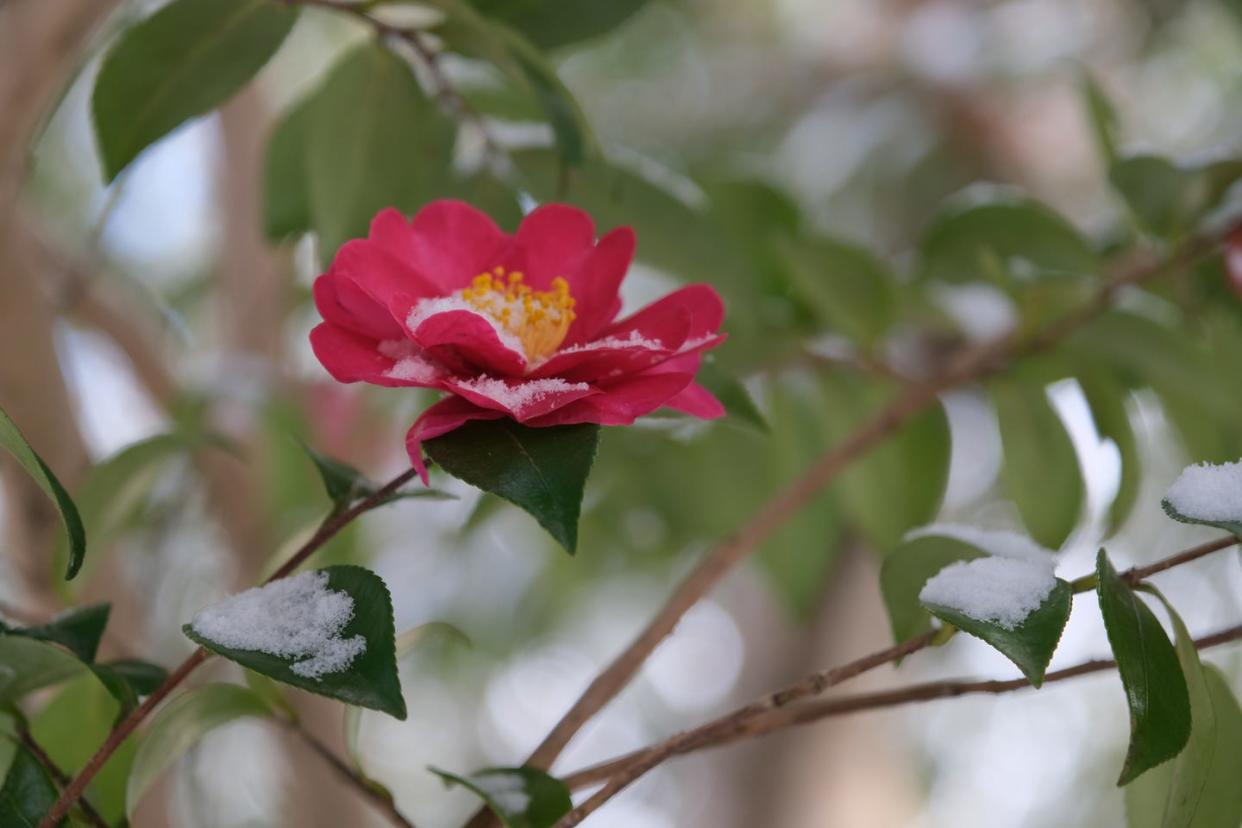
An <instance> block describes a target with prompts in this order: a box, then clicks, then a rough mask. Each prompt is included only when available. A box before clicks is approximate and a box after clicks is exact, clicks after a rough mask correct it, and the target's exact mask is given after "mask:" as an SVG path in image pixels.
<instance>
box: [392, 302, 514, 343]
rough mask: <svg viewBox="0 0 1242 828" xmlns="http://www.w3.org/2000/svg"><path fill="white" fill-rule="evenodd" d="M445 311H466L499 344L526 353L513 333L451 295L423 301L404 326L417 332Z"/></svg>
mask: <svg viewBox="0 0 1242 828" xmlns="http://www.w3.org/2000/svg"><path fill="white" fill-rule="evenodd" d="M446 311H468V312H470V313H471V314H473V315H474V316H477V317H478V318H479V319H482V320H483V321H484V322H486V323H487V324H488V325H490V326H491V328H492V330H494V331H495V332H496V338H497V339H499V340H500V342H501V344H502V345H504V346H505V347H506V348H508V349H509V350H510V351H513V352H514V353H517V354H522V355H525V353H526V351H525V350H523V348H522V340H521V339H519V338H518V337H516V336H515V335H514V334H513V333H511V332H510V331H508V330H506V329H505V328H504V327H503V326H502V325H501V324H500V323H499V322H497V321H496V320H495V319H493V318H492V317H491V316H489V315H488V314H486V313H481V312H480V311H479V309H478V308H477V307H476V306H474V305H472V304H470V303H469V302H467V301H466V300H465V299H463V298H462V297H461V296H458V295H457V294H453V295H451V296H439V297H436V298H435V299H423V300H422V301H420V302H419V303H418V304H417V305H415V306H414V309H413V310H411V311H410V315H409V316H407V317H406V319H405V324H406V327H408V328H409V329H410V330H411V331H416V330H418V326H419V325H421V324H423V323H424V322H426V321H427V320H428V319H430V318H431V317H433V316H435V315H436V314H438V313H444V312H446Z"/></svg>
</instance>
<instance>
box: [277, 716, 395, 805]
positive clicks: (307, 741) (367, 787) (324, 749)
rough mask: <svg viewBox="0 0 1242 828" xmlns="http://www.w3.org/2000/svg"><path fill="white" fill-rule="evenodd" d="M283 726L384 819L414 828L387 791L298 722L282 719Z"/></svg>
mask: <svg viewBox="0 0 1242 828" xmlns="http://www.w3.org/2000/svg"><path fill="white" fill-rule="evenodd" d="M280 722H281V724H283V725H285V726H286V727H287V728H288V729H289V732H290V733H292V734H294V735H295V736H297V738H298V739H300V740H301V741H302V743H303V744H304V745H306V746H307V747H308V748H310V749H311V751H312V752H313V753H314V754H315V755H317V756H318V757H319V758H320V759H322V760H323V761H324V763H325V764H326V765H327V766H328V767H329V768H331V769H332V771H333V772H334V773H336V775H337V776H339V777H340V778H341V780H342V781H344V782H345V783H346V784H347V785H349V786H350V787H352V788H354V789H355V790H357V791H358V793H360V794H362V796H363V797H364V798H365V799H366V800H367V801H368V802H370V803H371V805H372V806H374V807H375V809H376V810H377V811H379V812H380V813H381V814H383V815H384V818H385V819H387V820H388V821H389V822H391V823H392V824H393V825H396V826H398V828H414V824H413V823H412V822H410V821H409V820H408V819H406V818H405V817H404V816H402V815H401V812H400V811H398V810H397V806H396V805H395V804H394V803H393V801H392V797H391V796H389V795H388V794H387V793H386V792H385V791H381V790H379V789H377V788H376V787H374V786H373V785H371V784H370V783H369V782H368V781H367V780H366V779H364V778H363V777H362V776H361V775H359V774H358V773H357V772H356V771H355V770H354V769H353V768H351V767H350V766H349V765H348V764H346V763H345V762H344V761H342V760H341V758H340V757H339V756H337V755H336V754H335V753H333V752H332V750H331V749H330V748H329V747H328V746H327V745H325V744H324V743H323V742H321V741H319V740H318V739H316V738H315V737H314V736H313V735H311V733H310V732H308V731H307V730H305V729H304V728H302V727H300V726H299V725H298V723H297V722H294V721H292V720H290V719H281V720H280Z"/></svg>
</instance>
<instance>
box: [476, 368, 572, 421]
mask: <svg viewBox="0 0 1242 828" xmlns="http://www.w3.org/2000/svg"><path fill="white" fill-rule="evenodd" d="M458 385H459V386H460V387H461V388H464V389H466V390H467V391H473V392H474V393H476V394H481V395H483V396H484V397H487V398H488V399H489V400H493V401H495V402H497V403H499V404H500V405H502V406H504V407H505V408H507V409H508V410H509V411H512V412H513V413H515V414H518V413H521V411H522V410H523V409H525V408H526V407H527V406H529V405H531V404H533V403H537V402H539V401H540V400H542V399H544V398H545V397H547V396H548V395H549V394H555V393H558V392H563V391H589V390H590V388H591V386H590V385H587V384H586V383H585V382H566V381H565V380H563V379H560V378H558V377H551V378H548V379H537V380H519V381H518V382H517V384H516V385H509V384H508V383H506V382H505V381H504V380H499V379H496V378H494V377H489V376H486V375H483V374H481V375H479V376H477V377H475V378H474V379H470V380H461V381H459V382H458Z"/></svg>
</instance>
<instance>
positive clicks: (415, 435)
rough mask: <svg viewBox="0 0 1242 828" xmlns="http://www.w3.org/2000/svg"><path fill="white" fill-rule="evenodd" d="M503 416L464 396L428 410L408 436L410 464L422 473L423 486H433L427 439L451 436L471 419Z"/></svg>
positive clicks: (497, 418)
mask: <svg viewBox="0 0 1242 828" xmlns="http://www.w3.org/2000/svg"><path fill="white" fill-rule="evenodd" d="M503 416H505V415H504V413H502V412H500V411H491V410H489V409H486V408H479V407H478V406H477V405H472V404H471V403H470V402H469V401H467V400H464V399H462V398H461V397H448V398H446V399H443V400H441V401H440V402H438V403H436V404H435V405H433V406H431V407H430V408H428V409H427V410H426V411H424V412H423V413H422V416H420V417H419V418H418V419H417V420H415V421H414V425H412V426H410V430H409V432H407V433H406V435H405V450H406V452H407V453H408V454H409V455H410V462H411V463H412V464H413V465H414V468H415V469H417V470H418V476H419V477H421V478H422V480H423V484H424V485H427V484H428V483H430V481H429V480H428V478H427V466H426V465H425V464H424V463H423V441H424V440H430V439H432V438H434V437H439V436H440V435H441V434H448V433H449V432H450V431H452V430H453V429H455V428H458V427H460V426H462V425H465V424H466V423H468V422H470V421H471V420H499V419H500V418H501V417H503Z"/></svg>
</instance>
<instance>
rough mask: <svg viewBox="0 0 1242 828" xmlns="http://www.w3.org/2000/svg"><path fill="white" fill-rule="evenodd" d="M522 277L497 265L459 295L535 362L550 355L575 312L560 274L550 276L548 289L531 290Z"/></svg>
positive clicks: (567, 331)
mask: <svg viewBox="0 0 1242 828" xmlns="http://www.w3.org/2000/svg"><path fill="white" fill-rule="evenodd" d="M523 278H524V276H523V275H522V273H520V272H518V271H514V272H512V273H509V274H506V273H505V269H504V268H503V267H499V266H497V267H495V268H493V269H492V271H491V272H490V273H480V274H479V275H478V276H475V277H474V281H473V282H472V283H471V286H470V287H468V288H466V289H464V290H463V291H462V292H461V298H462V299H463V300H465V301H466V302H468V303H469V304H471V305H473V306H474V307H475V308H477V309H478V310H479V311H480V312H482V313H485V314H487V315H488V316H490V317H491V318H492V319H493V320H495V321H496V323H497V324H498V325H500V327H501V328H503V329H504V330H506V331H508V332H509V333H511V334H513V335H514V336H515V337H517V338H518V340H519V341H521V343H522V350H523V351H525V352H526V361H527V362H530V363H535V362H540V361H541V360H543V359H545V358H547V357H549V356H551V355H552V354H553V353H555V352H556V349H557V348H559V347H560V346H561V343H562V342H564V341H565V335H566V334H567V333H569V326H570V325H571V324H573V321H574V318H575V316H576V315H575V314H574V298H573V297H572V296H570V295H569V282H566V281H565V280H564V279H562V278H561V277H560V276H557V277H556V278H555V279H553V280H552V285H551V287H550V289H549V290H532V289H531V288H530V286H529V285H526V284H523V282H522V280H523Z"/></svg>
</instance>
